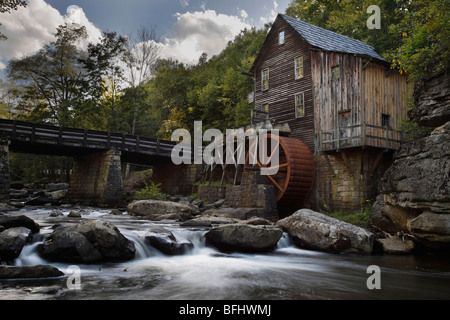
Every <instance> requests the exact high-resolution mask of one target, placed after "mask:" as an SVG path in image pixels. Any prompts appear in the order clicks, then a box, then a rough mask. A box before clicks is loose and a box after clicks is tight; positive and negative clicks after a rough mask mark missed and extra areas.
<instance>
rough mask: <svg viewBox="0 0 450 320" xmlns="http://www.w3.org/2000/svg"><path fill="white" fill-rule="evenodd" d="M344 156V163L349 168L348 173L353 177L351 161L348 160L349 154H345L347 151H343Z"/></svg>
mask: <svg viewBox="0 0 450 320" xmlns="http://www.w3.org/2000/svg"><path fill="white" fill-rule="evenodd" d="M341 154H342V158H343V159H344V163H345V165H346V166H347V169H348V171H349V172H350V174H351V175H352V176H353V175H354V174H353V169H352V166H351V165H350V160H348V157H347V154H346V153H345V151H341Z"/></svg>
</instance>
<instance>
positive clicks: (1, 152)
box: [0, 140, 10, 201]
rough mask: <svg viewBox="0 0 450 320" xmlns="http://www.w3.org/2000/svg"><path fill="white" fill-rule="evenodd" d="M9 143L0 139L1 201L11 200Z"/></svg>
mask: <svg viewBox="0 0 450 320" xmlns="http://www.w3.org/2000/svg"><path fill="white" fill-rule="evenodd" d="M9 186H10V180H9V143H8V141H3V140H0V201H8V200H9Z"/></svg>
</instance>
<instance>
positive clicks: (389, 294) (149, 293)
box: [0, 207, 450, 300]
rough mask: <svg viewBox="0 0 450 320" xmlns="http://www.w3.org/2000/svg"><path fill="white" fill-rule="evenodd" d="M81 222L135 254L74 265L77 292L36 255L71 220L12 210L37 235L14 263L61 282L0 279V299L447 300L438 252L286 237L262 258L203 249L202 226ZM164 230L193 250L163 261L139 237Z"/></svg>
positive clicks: (448, 279)
mask: <svg viewBox="0 0 450 320" xmlns="http://www.w3.org/2000/svg"><path fill="white" fill-rule="evenodd" d="M87 209H88V210H89V211H90V214H89V215H85V216H83V219H104V220H107V221H110V222H111V223H113V224H114V225H116V226H117V227H118V228H119V230H120V231H121V232H122V233H123V234H124V235H125V236H126V237H127V238H128V239H130V240H132V241H134V243H135V246H136V257H135V258H134V259H133V260H131V261H127V262H123V263H102V264H86V265H82V264H79V265H77V267H78V268H79V269H78V270H79V274H78V276H79V277H78V280H79V284H80V288H79V289H73V288H69V287H70V286H68V285H67V283H68V277H67V276H69V277H70V276H71V273H70V272H69V271H70V269H69V267H70V266H71V265H72V264H68V263H55V262H48V261H45V260H44V259H42V258H41V257H40V256H39V255H38V254H37V252H36V248H37V246H38V244H39V243H40V242H41V241H42V238H43V237H42V235H45V234H48V233H51V231H52V229H51V227H52V226H53V225H55V224H60V223H64V224H67V223H77V222H79V221H80V220H79V218H78V219H76V218H68V217H67V214H68V213H69V211H70V210H71V209H62V211H63V213H64V216H61V217H49V213H50V212H51V210H52V209H51V208H37V207H26V208H23V209H21V210H20V211H18V212H17V213H14V212H12V213H10V214H23V215H26V216H28V217H30V218H31V219H33V220H35V221H36V222H37V223H39V225H40V226H41V231H40V234H39V235H38V236H35V239H34V240H33V242H32V243H30V244H28V245H26V246H25V247H24V249H23V250H22V253H21V255H20V256H19V258H17V259H16V260H15V262H14V263H15V265H36V264H50V265H53V266H55V267H57V268H58V269H60V270H61V271H63V272H65V273H66V277H62V278H57V279H37V280H7V281H5V280H0V299H8V300H15V299H33V300H44V299H71V300H72V299H73V300H78V299H90V300H91V299H101V300H109V299H113V300H118V299H120V300H130V299H133V300H134V299H154V300H163V299H171V300H228V299H232V300H293V299H315V300H316V299H320V300H321V299H338V300H341V299H450V260H449V258H448V256H444V257H443V256H438V255H408V256H388V255H353V254H330V253H324V252H315V251H308V250H302V249H299V248H297V247H295V246H294V245H293V244H292V243H291V242H290V240H289V238H288V237H287V236H286V235H284V236H283V237H282V238H281V240H280V241H279V243H278V246H277V248H276V249H275V250H273V251H272V252H269V253H264V254H243V253H230V254H226V253H222V252H220V251H218V250H216V249H214V248H211V247H207V246H205V241H204V234H205V233H206V231H207V230H206V229H191V228H183V227H180V226H179V224H178V223H174V222H170V221H167V222H155V221H148V220H142V219H137V218H135V217H132V216H128V215H122V216H113V215H109V214H108V213H109V211H110V210H106V209H96V208H87ZM155 224H157V225H163V226H164V227H165V228H167V229H169V230H171V231H172V233H173V234H174V235H175V236H176V238H177V239H178V240H182V239H186V240H190V241H191V242H192V243H193V244H194V249H193V250H192V251H191V252H189V253H186V254H184V255H180V256H167V255H164V254H163V253H161V252H159V251H158V250H156V249H155V248H153V247H151V246H149V245H147V244H145V243H144V241H143V240H142V239H141V238H140V237H139V236H140V235H141V236H142V235H144V234H145V232H146V230H147V229H148V228H149V227H150V226H152V225H155ZM371 265H376V266H378V267H379V268H380V270H381V273H380V284H381V289H373V290H369V289H368V286H367V280H368V278H369V277H370V276H371V274H370V273H367V269H368V267H369V266H371Z"/></svg>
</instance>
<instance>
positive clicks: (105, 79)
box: [76, 32, 126, 131]
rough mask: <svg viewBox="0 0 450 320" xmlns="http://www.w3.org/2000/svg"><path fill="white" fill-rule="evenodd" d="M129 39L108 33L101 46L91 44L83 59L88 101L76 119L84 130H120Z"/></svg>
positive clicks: (84, 91)
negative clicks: (80, 122) (123, 62)
mask: <svg viewBox="0 0 450 320" xmlns="http://www.w3.org/2000/svg"><path fill="white" fill-rule="evenodd" d="M125 43H126V39H125V37H122V36H119V35H117V33H115V32H104V33H103V36H102V38H101V41H100V42H99V43H95V44H94V43H89V44H88V48H87V55H86V56H85V57H82V58H80V59H79V62H80V63H81V65H82V67H83V69H84V70H85V76H84V78H83V79H81V80H80V85H81V90H82V92H83V95H84V97H85V98H84V101H83V103H82V104H79V105H78V108H77V113H76V116H77V118H78V120H79V121H83V122H84V125H83V126H84V127H91V128H95V129H100V130H107V131H119V128H120V127H121V124H120V122H121V120H122V116H121V115H120V114H119V108H120V97H121V96H122V88H121V87H122V86H123V84H124V81H125V80H124V75H123V74H124V70H123V67H122V66H121V62H122V61H123V58H124V54H125V52H126V49H125Z"/></svg>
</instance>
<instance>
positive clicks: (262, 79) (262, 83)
mask: <svg viewBox="0 0 450 320" xmlns="http://www.w3.org/2000/svg"><path fill="white" fill-rule="evenodd" d="M266 70H267V89H264V71H266ZM269 81H270V70H269V68H265V69H263V70H261V91H267V90H269V88H270V86H269Z"/></svg>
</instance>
